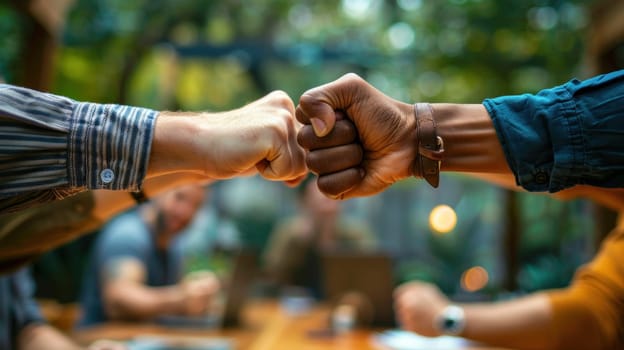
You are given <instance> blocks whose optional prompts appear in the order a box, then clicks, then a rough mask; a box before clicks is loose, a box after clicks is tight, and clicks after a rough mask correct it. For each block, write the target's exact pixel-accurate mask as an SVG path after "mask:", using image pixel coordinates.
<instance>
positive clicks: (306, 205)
mask: <svg viewBox="0 0 624 350" xmlns="http://www.w3.org/2000/svg"><path fill="white" fill-rule="evenodd" d="M296 193H297V204H298V206H297V208H298V212H297V214H296V215H295V216H293V217H290V218H286V219H284V220H282V221H280V222H278V223H277V224H276V226H275V229H274V230H273V232H272V233H271V235H270V240H269V243H268V245H267V247H266V250H265V253H264V263H265V267H266V271H267V273H268V275H269V277H270V279H271V280H273V281H274V282H275V283H276V284H277V285H279V286H284V287H285V286H289V287H292V286H297V287H303V288H305V289H306V290H307V291H308V292H309V293H311V294H312V295H313V296H314V297H316V298H322V296H323V290H322V285H321V282H322V271H321V269H322V263H321V256H322V254H323V252H332V251H334V252H342V251H346V252H364V251H372V250H374V249H375V248H376V247H377V242H376V239H375V236H374V235H373V233H372V232H371V231H370V229H369V227H368V226H367V225H366V224H365V223H363V222H359V221H355V220H353V219H351V218H348V217H346V216H345V215H343V213H342V203H340V202H339V201H336V200H333V199H329V198H327V197H326V196H324V195H323V193H321V192H320V191H319V189H318V187H317V186H316V184H315V182H314V181H313V177H312V176H308V178H307V180H306V181H304V182H303V183H302V184H301V185H299V187H297V189H296Z"/></svg>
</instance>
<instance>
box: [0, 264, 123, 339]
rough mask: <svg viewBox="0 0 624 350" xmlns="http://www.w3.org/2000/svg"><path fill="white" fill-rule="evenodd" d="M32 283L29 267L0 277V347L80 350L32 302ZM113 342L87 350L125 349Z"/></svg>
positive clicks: (34, 301)
mask: <svg viewBox="0 0 624 350" xmlns="http://www.w3.org/2000/svg"><path fill="white" fill-rule="evenodd" d="M34 290H35V286H34V282H33V280H32V278H31V276H30V274H29V270H28V268H22V269H20V270H18V271H16V272H13V273H12V274H9V275H4V276H1V277H0V324H1V325H2V327H0V348H1V349H7V350H8V349H17V350H40V349H46V350H79V349H83V347H81V346H79V345H78V344H76V343H75V342H74V341H72V340H71V339H69V338H68V337H67V336H66V335H64V334H63V333H61V332H60V331H59V330H57V329H55V328H54V327H52V326H50V325H48V324H47V323H46V321H45V319H44V317H43V315H42V314H41V311H40V309H39V305H38V304H37V301H36V300H35V299H34ZM124 349H126V347H125V346H124V345H123V344H121V343H117V342H112V341H105V340H101V341H96V342H94V343H93V344H91V345H90V346H89V347H88V350H124Z"/></svg>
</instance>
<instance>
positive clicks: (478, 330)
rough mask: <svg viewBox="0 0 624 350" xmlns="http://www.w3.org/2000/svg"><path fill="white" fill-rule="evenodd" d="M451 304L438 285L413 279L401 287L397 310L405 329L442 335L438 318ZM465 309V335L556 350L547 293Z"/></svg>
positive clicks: (520, 345) (427, 334)
mask: <svg viewBox="0 0 624 350" xmlns="http://www.w3.org/2000/svg"><path fill="white" fill-rule="evenodd" d="M449 304H450V301H449V300H448V299H447V298H446V296H444V295H443V294H442V293H441V292H440V291H439V290H438V288H437V287H435V286H434V285H432V284H428V283H424V282H411V283H407V284H405V285H403V286H400V287H399V288H397V291H396V293H395V309H396V310H397V314H398V318H399V322H400V323H401V326H402V327H403V328H404V329H407V330H410V331H414V332H417V333H420V334H423V335H426V336H439V335H442V334H441V333H440V330H439V329H438V328H437V327H435V323H436V319H437V317H438V316H439V315H440V313H441V312H442V310H443V309H444V308H445V307H446V306H448V305H449ZM460 306H461V307H462V308H463V310H464V315H465V328H464V329H463V331H462V332H461V333H460V335H461V336H462V337H465V338H468V339H471V340H475V341H478V342H483V343H487V344H491V345H496V346H503V347H511V348H519V349H552V347H553V343H552V339H553V336H552V327H553V320H552V315H551V314H552V313H551V306H550V302H549V299H548V297H546V296H545V295H543V294H534V295H531V296H527V297H523V298H519V299H516V300H512V301H506V302H498V303H481V304H465V305H460Z"/></svg>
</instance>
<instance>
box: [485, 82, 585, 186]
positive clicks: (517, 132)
mask: <svg viewBox="0 0 624 350" xmlns="http://www.w3.org/2000/svg"><path fill="white" fill-rule="evenodd" d="M483 105H484V106H485V108H486V109H487V111H488V113H489V114H490V117H491V118H492V122H493V124H494V128H495V129H496V133H497V135H498V138H499V141H500V143H501V146H502V148H503V151H504V153H505V156H506V158H507V163H508V164H509V167H510V168H511V170H512V171H513V173H514V175H515V177H516V183H517V184H518V185H520V186H522V187H523V188H525V189H526V190H528V191H549V192H557V191H560V190H563V189H565V188H567V187H571V186H573V185H575V184H576V183H577V180H575V179H573V177H574V176H575V174H577V173H579V169H578V167H579V166H581V165H582V164H583V159H582V157H583V150H584V145H583V138H582V129H581V124H580V118H581V116H580V115H579V112H578V111H577V108H576V105H575V103H574V101H573V99H572V95H571V94H570V92H569V91H568V90H567V88H566V87H565V85H564V86H558V87H555V88H552V89H548V90H543V91H541V92H540V93H539V94H537V95H529V94H525V95H519V96H504V97H498V98H494V99H486V100H485V101H483Z"/></svg>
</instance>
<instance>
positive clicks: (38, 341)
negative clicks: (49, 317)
mask: <svg viewBox="0 0 624 350" xmlns="http://www.w3.org/2000/svg"><path fill="white" fill-rule="evenodd" d="M18 346H19V349H20V350H39V349H47V350H79V349H83V348H82V347H80V346H78V344H76V343H74V342H73V341H72V340H71V339H69V338H68V337H67V336H66V335H64V334H62V333H61V332H59V331H58V330H56V329H54V328H53V327H51V326H49V325H45V324H32V325H29V326H27V327H26V328H24V329H23V330H22V331H21V332H20V333H19V335H18Z"/></svg>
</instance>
